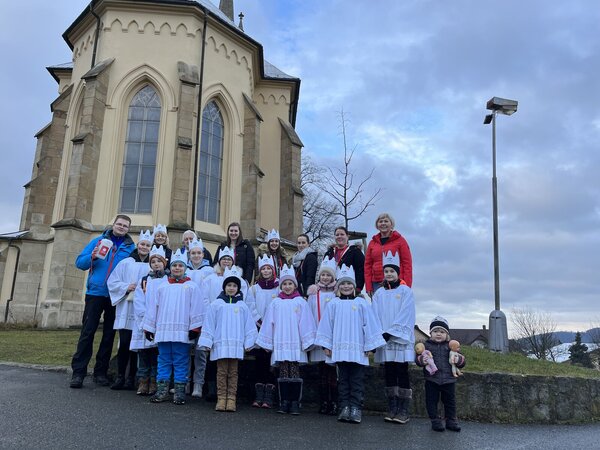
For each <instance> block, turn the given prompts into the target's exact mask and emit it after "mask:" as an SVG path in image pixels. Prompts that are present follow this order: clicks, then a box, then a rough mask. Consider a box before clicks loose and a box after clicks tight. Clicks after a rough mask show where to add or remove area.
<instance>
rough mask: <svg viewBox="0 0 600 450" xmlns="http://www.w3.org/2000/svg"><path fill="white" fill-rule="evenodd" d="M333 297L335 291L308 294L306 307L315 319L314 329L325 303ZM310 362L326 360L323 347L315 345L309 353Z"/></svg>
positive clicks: (320, 317)
mask: <svg viewBox="0 0 600 450" xmlns="http://www.w3.org/2000/svg"><path fill="white" fill-rule="evenodd" d="M334 298H335V292H334V291H333V290H331V291H318V292H317V294H313V295H309V297H308V307H309V308H310V311H311V312H312V316H313V320H314V321H315V329H316V328H318V327H319V321H320V320H321V319H322V318H323V314H324V313H325V309H326V308H327V305H329V303H330V302H331V300H333V299H334ZM309 358H310V362H321V361H326V360H327V356H325V353H324V352H323V347H321V346H315V348H314V349H313V350H311V351H310V353H309Z"/></svg>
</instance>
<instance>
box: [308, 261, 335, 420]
mask: <svg viewBox="0 0 600 450" xmlns="http://www.w3.org/2000/svg"><path fill="white" fill-rule="evenodd" d="M335 272H336V263H335V259H329V258H328V257H327V256H326V257H325V258H323V261H322V262H321V266H320V267H319V273H318V274H317V280H318V282H317V284H313V285H312V286H309V287H308V291H307V293H308V306H309V307H310V310H311V312H312V315H313V319H314V321H315V328H317V327H318V326H319V322H320V321H321V318H322V317H323V314H324V313H325V309H326V308H327V305H329V302H330V301H331V300H333V299H334V298H335ZM309 358H310V362H316V363H318V365H319V401H320V405H321V406H320V408H319V414H328V415H332V416H336V415H337V370H336V368H335V365H333V364H327V363H326V362H325V361H326V359H327V356H326V355H325V352H324V351H323V348H322V347H320V346H315V348H314V349H313V350H311V351H310V353H309Z"/></svg>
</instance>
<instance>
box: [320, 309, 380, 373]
mask: <svg viewBox="0 0 600 450" xmlns="http://www.w3.org/2000/svg"><path fill="white" fill-rule="evenodd" d="M382 333H383V332H382V331H381V327H380V326H379V321H378V320H377V317H376V316H375V313H374V312H373V309H372V308H371V305H370V304H369V302H368V301H367V300H365V299H364V298H362V297H356V298H355V299H344V300H342V299H340V298H339V297H336V298H334V299H333V300H331V301H330V302H329V305H328V306H327V308H326V309H325V314H324V315H323V317H322V318H321V322H319V328H318V330H317V339H316V340H315V345H320V346H321V347H324V348H327V349H329V350H331V357H330V358H328V360H327V362H329V363H337V362H354V363H358V364H362V365H363V366H368V365H369V358H368V357H367V355H366V352H368V351H371V350H374V349H376V348H379V347H381V346H383V345H385V340H384V339H383V336H382Z"/></svg>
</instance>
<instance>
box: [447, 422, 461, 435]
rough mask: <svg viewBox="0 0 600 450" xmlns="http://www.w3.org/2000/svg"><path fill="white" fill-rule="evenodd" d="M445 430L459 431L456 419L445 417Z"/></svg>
mask: <svg viewBox="0 0 600 450" xmlns="http://www.w3.org/2000/svg"><path fill="white" fill-rule="evenodd" d="M446 430H450V431H456V432H457V433H460V425H459V424H458V420H456V419H446Z"/></svg>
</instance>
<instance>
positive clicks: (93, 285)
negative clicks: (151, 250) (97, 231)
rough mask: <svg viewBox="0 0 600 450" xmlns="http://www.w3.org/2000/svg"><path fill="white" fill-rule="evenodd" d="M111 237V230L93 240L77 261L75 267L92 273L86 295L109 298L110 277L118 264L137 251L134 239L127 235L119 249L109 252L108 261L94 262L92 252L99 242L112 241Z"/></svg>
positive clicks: (96, 260)
mask: <svg viewBox="0 0 600 450" xmlns="http://www.w3.org/2000/svg"><path fill="white" fill-rule="evenodd" d="M111 236H112V230H110V229H109V230H106V231H105V232H104V233H102V235H101V236H98V237H97V238H95V239H92V240H91V241H90V243H89V244H88V245H86V247H85V248H84V249H83V251H82V252H81V253H80V254H79V256H78V257H77V259H76V260H75V266H76V267H77V268H78V269H81V270H89V271H90V273H89V274H88V279H87V291H86V294H88V295H97V296H101V297H108V287H107V286H106V281H107V280H108V277H109V276H110V274H111V272H112V271H113V269H114V268H115V267H116V266H117V264H118V263H119V262H120V261H122V260H124V259H125V258H127V257H128V256H129V255H130V254H131V252H132V251H133V250H135V244H134V242H133V239H131V236H129V235H128V234H127V235H125V240H124V241H123V242H122V243H121V245H120V246H119V248H118V249H115V247H114V246H113V247H112V248H111V249H110V250H109V252H108V254H107V255H106V259H99V258H96V259H94V260H93V261H92V252H93V251H94V249H95V248H96V246H97V245H98V241H100V240H102V239H110V238H111Z"/></svg>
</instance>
